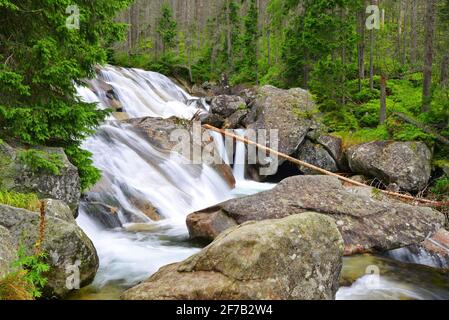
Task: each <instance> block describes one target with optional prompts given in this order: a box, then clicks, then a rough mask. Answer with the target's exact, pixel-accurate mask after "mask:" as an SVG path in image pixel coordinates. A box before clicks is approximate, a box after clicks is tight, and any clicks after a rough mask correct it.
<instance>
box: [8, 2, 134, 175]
mask: <svg viewBox="0 0 449 320" xmlns="http://www.w3.org/2000/svg"><path fill="white" fill-rule="evenodd" d="M130 2H131V1H130V0H94V1H92V0H79V1H76V4H77V6H78V7H79V9H80V29H79V30H76V29H69V28H67V27H66V20H67V18H68V17H69V15H68V14H66V8H67V7H68V6H70V5H73V1H70V0H47V1H35V0H23V1H6V0H2V1H1V2H0V42H1V43H2V45H1V46H0V60H1V61H2V62H3V64H1V65H0V137H1V138H3V139H5V138H14V139H18V140H20V141H21V142H23V143H25V144H29V145H48V146H58V147H63V148H68V147H74V146H75V147H76V146H79V145H80V143H81V141H82V140H83V139H85V138H86V137H87V136H88V135H90V134H92V133H93V131H94V129H95V128H96V127H97V126H98V125H99V123H101V121H103V119H104V117H105V116H106V115H107V111H102V110H97V108H96V105H95V104H91V103H84V102H81V101H80V99H79V98H78V97H77V96H76V89H75V86H74V83H80V81H81V79H83V78H88V77H90V76H92V75H93V74H94V65H95V64H97V63H102V62H105V61H106V57H107V50H106V48H107V47H108V46H109V45H110V44H112V43H114V42H115V41H117V40H120V39H123V37H124V30H125V25H123V24H118V23H116V22H115V14H116V13H117V12H119V11H120V10H122V9H124V8H125V7H126V6H127V5H128V4H129V3H130ZM24 19H25V20H26V21H27V23H23V21H24ZM53 169H54V168H53ZM80 171H84V169H80Z"/></svg>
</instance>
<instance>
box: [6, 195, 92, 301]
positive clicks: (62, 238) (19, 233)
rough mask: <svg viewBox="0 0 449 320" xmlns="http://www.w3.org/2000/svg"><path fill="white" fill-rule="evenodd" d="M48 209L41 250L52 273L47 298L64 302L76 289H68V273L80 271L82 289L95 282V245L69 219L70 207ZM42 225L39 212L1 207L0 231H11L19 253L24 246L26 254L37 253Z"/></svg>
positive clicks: (55, 204) (53, 205)
mask: <svg viewBox="0 0 449 320" xmlns="http://www.w3.org/2000/svg"><path fill="white" fill-rule="evenodd" d="M47 205H48V216H46V222H45V238H44V242H43V244H42V250H43V252H46V253H47V254H48V256H49V264H50V271H49V273H48V274H46V277H47V278H48V283H47V285H46V287H45V288H44V296H45V297H47V298H51V297H59V298H61V297H65V296H66V295H67V294H68V293H69V292H71V291H73V290H74V289H75V286H76V283H75V282H74V283H73V285H75V286H74V287H71V286H68V285H67V284H68V283H71V282H69V281H68V277H69V276H70V275H71V274H69V273H67V270H69V271H70V270H72V269H73V270H75V269H77V270H79V276H80V283H79V284H80V286H81V287H83V286H86V285H89V284H90V283H91V282H92V281H93V279H94V277H95V274H96V272H97V269H98V266H99V262H98V257H97V252H96V250H95V247H94V245H93V244H92V242H91V241H90V239H89V238H88V237H87V236H86V235H85V234H84V232H83V231H82V230H81V228H80V227H78V225H77V224H76V222H75V220H74V219H73V217H71V216H70V215H69V211H70V209H69V207H68V206H67V205H65V206H64V204H62V203H61V202H56V201H54V200H52V202H48V201H47ZM58 208H59V209H58ZM56 210H58V212H56ZM59 210H62V211H59ZM39 222H40V214H39V213H37V212H30V211H27V210H23V209H18V208H13V207H9V206H4V205H0V227H2V230H4V229H7V230H8V232H9V234H10V235H11V238H12V239H13V243H14V247H15V248H16V249H17V248H18V246H19V245H24V246H25V248H26V251H27V254H33V253H34V249H35V248H34V244H35V243H36V241H37V239H38V238H39ZM73 272H74V271H73ZM73 272H72V275H73Z"/></svg>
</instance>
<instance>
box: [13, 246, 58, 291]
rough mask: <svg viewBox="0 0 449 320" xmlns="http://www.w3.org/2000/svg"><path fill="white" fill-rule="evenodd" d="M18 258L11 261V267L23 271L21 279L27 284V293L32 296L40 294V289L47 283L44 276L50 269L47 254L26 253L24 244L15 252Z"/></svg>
mask: <svg viewBox="0 0 449 320" xmlns="http://www.w3.org/2000/svg"><path fill="white" fill-rule="evenodd" d="M17 255H18V259H17V261H15V262H14V263H13V267H14V268H16V269H18V270H21V271H23V272H24V275H23V279H24V280H25V281H26V282H27V283H28V284H29V289H28V290H29V293H30V294H31V296H32V297H33V298H40V297H41V296H42V292H41V289H42V288H43V287H44V286H45V284H46V283H47V281H48V280H47V278H46V277H45V276H44V274H45V273H46V272H48V271H49V270H50V266H49V265H48V264H47V263H46V259H47V254H45V253H39V254H35V255H31V256H29V255H27V254H26V249H25V247H24V246H20V247H19V250H18V252H17Z"/></svg>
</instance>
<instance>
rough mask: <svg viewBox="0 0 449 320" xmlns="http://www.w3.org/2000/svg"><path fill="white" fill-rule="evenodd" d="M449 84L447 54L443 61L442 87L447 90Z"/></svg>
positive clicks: (448, 54)
mask: <svg viewBox="0 0 449 320" xmlns="http://www.w3.org/2000/svg"><path fill="white" fill-rule="evenodd" d="M448 84H449V53H446V54H445V56H444V57H443V61H441V73H440V85H441V86H442V87H443V88H447V86H448Z"/></svg>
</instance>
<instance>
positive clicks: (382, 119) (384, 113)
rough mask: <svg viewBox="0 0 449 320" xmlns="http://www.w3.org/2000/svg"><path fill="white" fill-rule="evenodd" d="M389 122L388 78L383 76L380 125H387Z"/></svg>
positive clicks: (381, 80)
mask: <svg viewBox="0 0 449 320" xmlns="http://www.w3.org/2000/svg"><path fill="white" fill-rule="evenodd" d="M386 120H387V77H386V76H385V74H382V75H381V77H380V118H379V123H380V124H385V122H386Z"/></svg>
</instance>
